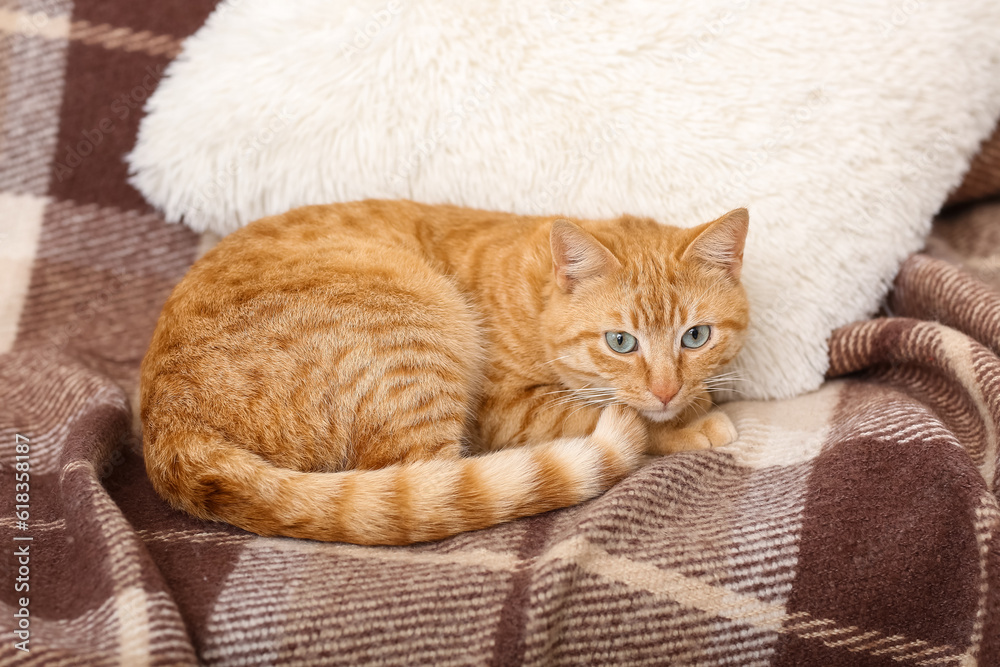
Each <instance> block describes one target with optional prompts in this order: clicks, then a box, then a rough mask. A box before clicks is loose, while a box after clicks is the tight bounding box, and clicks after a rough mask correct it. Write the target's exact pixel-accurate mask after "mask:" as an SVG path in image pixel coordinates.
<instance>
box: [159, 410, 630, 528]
mask: <svg viewBox="0 0 1000 667" xmlns="http://www.w3.org/2000/svg"><path fill="white" fill-rule="evenodd" d="M191 437H193V436H191V435H190V434H187V435H181V434H176V435H173V436H168V437H167V438H164V440H165V442H164V443H163V444H164V445H167V446H168V451H169V450H170V448H169V445H170V443H169V439H171V438H185V439H186V440H188V443H187V445H188V446H187V447H185V448H184V449H185V450H187V451H192V448H191V447H190V445H191V444H192V443H191V442H190V438H191ZM196 437H198V438H199V439H201V440H204V441H205V442H203V443H198V445H199V447H198V448H197V449H199V450H200V451H202V452H206V451H208V452H209V454H208V456H206V457H205V458H204V459H201V460H199V461H198V469H197V471H195V470H194V468H195V466H193V465H191V466H190V468H189V470H188V471H184V472H183V473H182V474H181V475H179V476H178V475H177V474H176V471H175V474H174V475H173V476H172V477H173V479H187V480H188V483H186V484H184V486H183V488H178V487H177V486H174V485H170V484H165V483H164V481H165V479H164V477H163V476H161V475H160V474H158V472H157V468H158V466H155V465H153V464H151V463H150V460H149V458H147V468H148V469H149V473H150V478H151V479H152V480H153V484H154V486H155V487H156V489H157V491H159V492H160V493H161V494H162V495H164V496H165V497H166V498H168V499H169V500H171V501H172V503H173V504H174V505H175V506H177V507H180V508H182V509H184V510H187V511H188V512H190V513H192V514H194V515H196V516H200V517H202V518H206V519H215V520H221V521H225V522H227V523H231V524H233V525H235V526H238V527H240V528H243V529H245V530H249V531H251V532H254V533H257V534H259V535H284V536H287V537H298V538H306V539H312V540H322V541H327V542H351V543H354V544H373V545H374V544H382V545H398V544H412V543H414V542H425V541H429V540H438V539H442V538H445V537H448V536H451V535H455V534H457V533H461V532H465V531H469V530H477V529H479V528H486V527H488V526H493V525H496V524H498V523H502V522H504V521H510V520H512V519H516V518H518V517H522V516H529V515H532V514H538V513H540V512H547V511H549V510H553V509H558V508H561V507H568V506H570V505H574V504H577V503H580V502H582V501H584V500H587V499H589V498H593V497H594V496H596V495H598V494H600V493H602V492H603V491H605V490H606V489H608V488H609V487H610V486H612V485H613V484H615V483H616V482H617V481H619V480H620V479H622V478H623V477H625V476H626V475H627V474H629V473H630V472H632V471H633V470H635V469H636V468H637V467H638V466H639V465H640V463H641V461H642V454H643V451H644V449H645V444H646V427H645V425H644V424H643V423H642V421H641V420H640V418H639V416H638V415H637V414H636V413H635V411H633V410H632V409H631V408H624V407H620V406H610V407H608V408H606V409H605V410H604V412H603V413H602V415H601V418H600V420H599V421H598V423H597V427H596V428H595V430H594V432H593V433H592V434H591V435H589V436H586V437H582V438H565V439H561V440H556V441H553V442H550V443H546V444H542V445H535V446H529V447H516V448H511V449H504V450H500V451H496V452H492V453H489V454H485V455H483V456H478V457H468V458H453V459H429V460H426V461H417V462H413V463H404V464H397V465H393V466H389V467H386V468H381V469H378V470H348V471H344V472H333V473H309V472H299V471H295V470H289V469H284V468H277V467H275V466H273V465H271V464H270V463H269V462H267V461H266V460H264V459H263V458H261V457H259V456H257V455H256V454H253V453H251V452H247V451H246V450H243V449H239V448H236V447H233V446H232V445H230V444H228V443H226V442H225V441H223V440H221V439H216V438H212V437H209V436H196ZM173 451H177V449H173ZM174 462H175V465H181V466H184V463H183V462H182V461H179V460H178V459H176V458H175V459H174ZM168 487H170V488H168Z"/></svg>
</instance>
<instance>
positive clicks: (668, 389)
mask: <svg viewBox="0 0 1000 667" xmlns="http://www.w3.org/2000/svg"><path fill="white" fill-rule="evenodd" d="M649 390H650V391H651V392H653V396H656V398H658V399H659V400H660V402H661V403H663V404H664V405H666V404H667V403H669V402H670V401H671V400H672V399H673V398H674V396H676V395H677V392H678V391H680V387H678V386H677V385H676V384H674V383H672V382H654V383H653V384H651V385H650V387H649Z"/></svg>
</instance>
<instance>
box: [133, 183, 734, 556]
mask: <svg viewBox="0 0 1000 667" xmlns="http://www.w3.org/2000/svg"><path fill="white" fill-rule="evenodd" d="M747 225H748V216H747V212H746V210H745V209H737V210H735V211H732V212H730V213H728V214H726V215H724V216H723V217H721V218H719V219H718V220H715V221H713V222H709V223H706V224H704V225H701V226H700V227H696V228H694V229H679V228H675V227H668V226H661V225H659V224H657V223H655V222H653V221H652V220H648V219H638V218H634V217H630V216H623V217H621V218H619V219H615V220H595V221H583V220H577V221H573V222H570V221H568V220H565V219H561V218H554V217H524V216H517V215H512V214H505V213H493V212H486V211H479V210H470V209H464V208H459V207H454V206H428V205H422V204H417V203H414V202H409V201H364V202H355V203H349V204H337V205H330V206H311V207H306V208H300V209H296V210H293V211H290V212H288V213H285V214H283V215H279V216H274V217H270V218H264V219H262V220H258V221H256V222H254V223H252V224H250V225H248V226H247V227H245V228H243V229H240V230H238V231H236V232H234V233H232V234H231V235H229V236H228V237H226V238H225V239H223V240H222V241H221V242H220V243H219V244H218V245H217V246H216V247H215V248H214V249H212V250H211V251H210V252H208V253H207V254H206V255H205V256H204V257H202V258H201V259H200V260H199V261H198V262H196V263H195V265H194V266H193V267H192V268H191V270H190V272H189V273H188V274H187V275H186V276H185V278H184V279H183V280H182V281H181V282H180V284H178V285H177V287H176V289H174V291H173V294H171V296H170V299H169V300H168V301H167V303H166V306H165V307H164V309H163V313H162V314H161V316H160V319H159V323H158V324H157V327H156V332H155V334H154V336H153V341H152V344H151V346H150V348H149V351H148V352H147V354H146V357H145V359H144V360H143V364H142V381H141V384H142V386H141V403H142V408H141V415H142V421H143V432H144V441H145V458H146V468H147V470H148V473H149V477H150V479H151V480H152V483H153V486H154V487H155V488H156V490H157V491H158V492H159V493H160V494H161V495H162V496H164V497H165V498H167V499H168V500H169V501H170V502H171V503H172V504H173V505H174V506H176V507H179V508H182V509H184V510H186V511H188V512H190V513H191V514H194V515H195V516H198V517H203V518H205V519H214V520H220V521H226V522H228V523H231V524H234V525H236V526H239V527H240V528H244V529H246V530H249V531H253V532H255V533H258V534H260V535H285V536H290V537H300V538H309V539H314V540H327V541H337V542H353V543H356V544H410V543H413V542H421V541H426V540H436V539H440V538H443V537H447V536H450V535H454V534H455V533H459V532H462V531H468V530H474V529H478V528H484V527H486V526H492V525H494V524H497V523H500V522H503V521H508V520H511V519H514V518H517V517H521V516H527V515H530V514H536V513H539V512H545V511H548V510H552V509H556V508H560V507H566V506H568V505H572V504H575V503H579V502H581V501H583V500H586V499H588V498H591V497H593V496H596V495H598V494H599V493H601V492H603V491H604V490H606V489H607V488H608V487H610V486H611V485H613V484H614V483H615V482H617V481H618V480H620V479H621V478H622V477H624V476H625V475H627V474H628V473H630V472H632V471H633V470H635V469H636V468H637V467H638V466H639V465H640V464H641V462H642V459H643V454H644V453H647V452H648V453H653V454H666V453H671V452H675V451H680V450H688V449H702V448H707V447H713V446H721V445H726V444H729V443H730V442H731V441H732V439H733V438H734V437H735V431H734V429H733V427H732V424H731V423H730V421H729V419H728V418H727V417H726V416H725V415H724V414H723V413H721V412H719V411H715V412H711V413H708V414H707V415H706V414H705V413H706V412H708V408H709V407H710V406H711V402H710V401H709V399H708V392H707V387H708V386H710V384H711V381H710V380H709V378H711V377H712V376H713V374H715V373H717V371H718V369H719V368H720V367H722V366H723V365H725V364H726V363H727V362H728V361H730V360H731V359H732V358H733V357H734V356H735V355H736V353H737V351H738V350H739V349H740V345H741V343H742V340H743V336H744V332H745V329H746V327H747V324H748V307H747V301H746V295H745V293H744V290H743V287H742V286H741V284H740V281H739V277H740V269H741V266H742V258H743V246H744V239H745V237H746V233H747ZM469 454H473V456H469Z"/></svg>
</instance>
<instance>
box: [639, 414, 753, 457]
mask: <svg viewBox="0 0 1000 667" xmlns="http://www.w3.org/2000/svg"><path fill="white" fill-rule="evenodd" d="M736 436H737V433H736V427H735V426H733V422H732V421H731V420H730V419H729V416H728V415H727V414H726V413H725V412H722V411H720V410H715V411H714V412H711V413H709V414H707V415H705V416H704V417H701V418H699V419H696V420H694V421H693V422H690V423H688V424H686V425H685V426H683V427H682V428H677V429H668V430H662V429H661V430H660V432H659V433H657V435H656V437H653V438H651V439H650V447H649V453H650V454H674V453H676V452H689V451H696V450H699V449H712V448H714V447H725V446H726V445H729V444H732V443H733V442H734V441H735V440H736Z"/></svg>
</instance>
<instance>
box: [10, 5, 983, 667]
mask: <svg viewBox="0 0 1000 667" xmlns="http://www.w3.org/2000/svg"><path fill="white" fill-rule="evenodd" d="M213 4H214V2H212V0H199V1H198V2H193V1H185V2H180V1H179V0H178V1H176V2H170V1H166V0H163V1H161V2H158V3H132V2H128V1H127V0H75V1H71V0H37V1H27V0H25V1H22V2H10V1H7V0H0V32H2V33H3V42H2V47H0V48H2V50H3V54H4V57H3V58H2V59H0V91H2V95H0V152H2V153H0V155H2V157H0V215H2V217H0V220H2V222H0V234H2V245H0V254H3V256H4V258H5V260H6V261H5V263H4V273H5V279H4V280H3V281H0V283H2V286H0V313H2V316H0V351H4V352H6V353H5V354H3V356H0V544H2V545H3V546H2V548H0V565H2V567H0V638H2V641H0V664H22V663H23V664H57V663H58V664H65V665H74V664H79V665H100V664H127V665H140V664H147V663H148V664H195V663H199V662H201V663H207V664H233V665H236V664H276V663H293V664H359V663H371V664H406V665H415V664H432V665H451V664H463V665H465V664H468V665H518V664H531V665H540V664H588V665H599V664H628V665H642V664H699V665H722V664H729V665H881V664H897V663H902V664H921V665H948V664H956V665H971V664H981V665H1000V508H998V501H997V499H998V494H1000V480H998V474H997V462H998V431H1000V357H998V354H1000V292H998V291H997V288H1000V271H998V263H997V262H998V260H1000V232H998V230H1000V224H998V223H1000V204H998V203H995V202H994V203H989V202H986V203H977V204H965V205H963V207H960V208H956V209H953V210H952V212H951V213H950V214H949V215H948V216H946V217H942V218H940V219H939V220H938V221H937V222H936V226H935V232H934V236H933V238H932V242H931V243H930V244H929V246H928V253H927V254H922V255H916V256H913V257H911V258H910V259H909V260H908V261H907V262H906V264H905V265H904V266H903V268H902V270H901V272H900V274H899V276H898V278H897V279H896V283H895V289H894V291H893V293H892V296H891V298H890V299H889V300H888V301H887V303H886V307H885V316H884V317H880V318H877V319H874V320H871V321H867V322H859V323H856V324H854V325H851V326H848V327H845V328H844V329H841V330H839V331H837V332H836V333H835V334H834V336H833V338H832V339H831V341H830V364H831V366H830V374H829V375H830V381H829V382H828V383H827V384H826V385H824V387H823V388H822V389H820V390H819V391H817V392H815V393H813V394H810V395H806V396H802V397H799V398H796V399H793V400H787V401H780V402H746V401H744V402H736V403H730V404H728V405H727V406H725V409H726V410H727V412H728V413H729V414H730V416H731V417H732V418H733V420H734V422H735V424H736V425H737V428H738V429H739V432H740V438H739V440H738V442H737V443H736V444H734V445H733V446H730V447H727V448H724V449H719V450H715V451H704V452H692V453H683V454H678V455H674V456H670V457H666V458H661V459H657V460H655V461H653V462H652V463H650V464H649V465H648V466H646V467H644V468H643V469H641V470H640V471H639V472H637V473H636V474H634V475H632V476H631V477H629V478H627V479H626V480H624V481H623V482H622V483H620V484H618V485H617V486H616V487H614V488H613V489H611V490H610V491H609V492H608V493H606V494H604V495H603V496H601V497H600V498H598V499H596V500H594V501H591V502H589V503H586V504H584V505H581V506H578V507H573V508H569V509H567V510H563V511H559V512H553V513H549V514H545V515H541V516H537V517H533V518H529V519H524V520H520V521H516V522H513V523H510V524H506V525H502V526H498V527H496V528H493V529H490V530H485V531H479V532H475V533H468V534H463V535H459V536H457V537H455V538H452V539H449V540H445V541H442V542H438V543H433V544H425V545H418V546H415V547H396V548H367V547H358V546H352V545H340V544H320V543H313V542H306V541H297V540H291V539H265V538H260V537H257V536H255V535H251V534H248V533H245V532H242V531H240V530H238V529H236V528H233V527H230V526H226V525H221V524H214V523H206V522H202V521H198V520H195V519H193V518H191V517H189V516H187V515H184V514H182V513H179V512H176V511H173V510H171V509H170V508H169V507H168V506H167V505H166V503H164V502H163V501H162V500H161V499H159V498H158V497H157V496H156V495H155V493H154V492H153V490H152V488H151V487H150V484H149V482H148V480H147V478H146V476H145V472H144V469H143V464H142V458H141V440H140V439H139V437H138V436H137V435H136V433H137V429H136V425H135V423H134V420H135V418H134V411H133V409H132V408H133V406H135V405H136V401H135V391H136V384H137V378H138V365H139V362H140V359H141V357H142V354H143V353H144V351H145V348H146V345H147V344H148V341H149V338H150V336H151V334H152V330H153V325H154V323H155V319H156V316H157V314H158V312H159V309H160V307H161V306H162V304H163V302H164V301H165V299H166V297H167V294H168V293H169V290H170V289H171V287H172V286H173V285H174V284H175V283H176V282H177V281H178V280H179V279H180V277H181V276H182V275H183V273H184V271H185V270H186V269H187V267H188V266H190V264H191V262H192V261H193V260H194V258H195V257H196V256H197V254H198V253H199V252H200V249H201V248H202V247H203V246H204V244H205V243H207V241H206V240H205V239H202V238H200V237H199V236H197V235H195V234H194V233H192V232H191V231H189V230H187V229H185V228H183V227H179V226H173V225H167V224H165V223H164V222H163V221H162V219H161V218H160V217H159V216H158V215H157V214H156V213H155V212H154V211H152V210H150V209H149V208H148V206H147V205H146V204H145V203H144V202H143V201H142V199H141V198H140V197H139V196H138V194H137V193H136V192H135V191H134V190H132V189H131V188H130V187H129V186H128V185H127V184H126V182H125V167H124V165H123V163H122V161H121V156H122V155H123V154H124V153H125V152H126V151H127V150H128V149H129V148H130V147H131V145H132V144H133V142H134V140H135V132H136V127H137V122H138V118H139V115H140V113H141V107H142V103H143V101H144V100H145V98H146V97H148V95H149V93H150V92H151V91H152V90H153V89H154V88H155V86H156V84H157V81H158V80H159V77H160V76H161V75H162V72H163V68H164V66H165V65H166V64H167V63H168V62H169V59H170V58H171V57H173V56H174V55H175V54H176V53H177V51H178V49H179V44H180V41H181V40H182V38H183V37H185V36H186V35H188V34H190V33H191V32H193V31H194V30H196V29H197V27H198V26H199V25H201V23H202V22H203V21H204V19H205V17H206V16H207V14H208V12H209V11H210V9H211V7H212V5H213ZM183 140H184V138H183V137H178V141H183ZM998 146H1000V140H995V141H994V142H992V143H991V144H990V145H989V146H987V147H985V148H984V151H983V154H982V155H981V157H980V159H979V161H978V162H977V165H976V166H975V167H974V169H973V174H971V175H970V177H969V178H968V179H967V180H966V184H965V185H963V188H962V189H960V190H959V191H957V192H956V201H968V200H970V199H974V198H977V197H982V196H983V195H986V194H991V193H993V194H995V193H996V192H998V191H1000V187H998V185H1000V160H998V159H997V156H998V155H1000V149H998Z"/></svg>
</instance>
